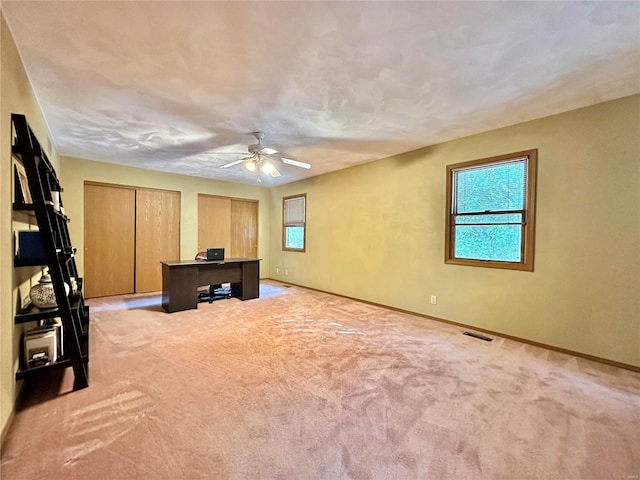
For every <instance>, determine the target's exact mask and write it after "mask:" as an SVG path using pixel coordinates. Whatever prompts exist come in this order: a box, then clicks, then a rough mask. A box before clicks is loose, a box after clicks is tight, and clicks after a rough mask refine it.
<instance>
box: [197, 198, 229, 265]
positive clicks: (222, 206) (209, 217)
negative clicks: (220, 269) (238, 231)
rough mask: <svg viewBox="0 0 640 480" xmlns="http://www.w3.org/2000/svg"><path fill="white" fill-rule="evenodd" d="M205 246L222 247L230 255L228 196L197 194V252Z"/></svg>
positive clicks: (227, 255)
mask: <svg viewBox="0 0 640 480" xmlns="http://www.w3.org/2000/svg"><path fill="white" fill-rule="evenodd" d="M207 248H224V249H225V256H226V257H231V199H230V198H224V197H214V196H211V195H198V252H202V251H204V250H206V249H207ZM198 252H193V256H194V258H195V256H196V253H198Z"/></svg>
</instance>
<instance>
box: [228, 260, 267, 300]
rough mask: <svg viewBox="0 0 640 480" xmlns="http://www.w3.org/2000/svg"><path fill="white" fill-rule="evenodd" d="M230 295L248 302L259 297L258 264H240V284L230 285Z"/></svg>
mask: <svg viewBox="0 0 640 480" xmlns="http://www.w3.org/2000/svg"><path fill="white" fill-rule="evenodd" d="M231 289H232V294H233V296H235V297H238V298H239V299H240V300H250V299H252V298H258V297H259V296H260V263H259V262H244V263H243V264H242V283H241V284H232V285H231Z"/></svg>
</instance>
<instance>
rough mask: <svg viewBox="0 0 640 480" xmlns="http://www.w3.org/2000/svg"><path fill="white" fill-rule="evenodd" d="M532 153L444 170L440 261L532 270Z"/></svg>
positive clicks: (535, 162) (533, 198)
mask: <svg viewBox="0 0 640 480" xmlns="http://www.w3.org/2000/svg"><path fill="white" fill-rule="evenodd" d="M536 168H537V150H528V151H525V152H518V153H513V154H509V155H501V156H499V157H492V158H487V159H482V160H475V161H472V162H465V163H461V164H456V165H449V166H448V167H447V201H448V205H447V230H446V246H445V262H446V263H454V264H459V265H473V266H483V267H497V268H511V269H516V270H528V271H533V246H534V220H535V217H534V212H535V177H536Z"/></svg>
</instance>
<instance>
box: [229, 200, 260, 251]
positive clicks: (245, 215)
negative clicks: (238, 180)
mask: <svg viewBox="0 0 640 480" xmlns="http://www.w3.org/2000/svg"><path fill="white" fill-rule="evenodd" d="M231 254H232V256H233V257H236V258H243V257H244V258H257V257H258V202H251V201H244V200H235V199H234V200H231Z"/></svg>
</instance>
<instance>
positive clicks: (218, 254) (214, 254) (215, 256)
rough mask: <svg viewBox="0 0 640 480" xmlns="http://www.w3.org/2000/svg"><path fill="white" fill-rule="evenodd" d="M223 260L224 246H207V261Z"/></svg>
mask: <svg viewBox="0 0 640 480" xmlns="http://www.w3.org/2000/svg"><path fill="white" fill-rule="evenodd" d="M223 260H224V248H207V262H221V261H223Z"/></svg>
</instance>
